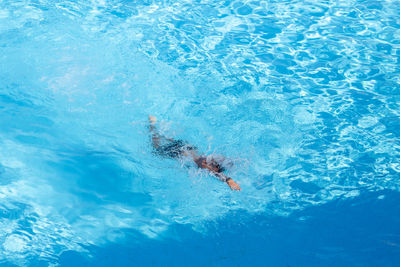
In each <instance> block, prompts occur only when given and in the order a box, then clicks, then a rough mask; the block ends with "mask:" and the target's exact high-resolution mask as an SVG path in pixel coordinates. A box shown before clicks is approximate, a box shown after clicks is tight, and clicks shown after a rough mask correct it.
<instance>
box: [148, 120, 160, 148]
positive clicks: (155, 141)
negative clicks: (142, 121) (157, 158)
mask: <svg viewBox="0 0 400 267" xmlns="http://www.w3.org/2000/svg"><path fill="white" fill-rule="evenodd" d="M149 122H150V125H149V130H150V133H151V142H152V143H153V146H154V147H155V148H158V147H159V146H160V138H161V136H160V134H159V133H158V131H157V128H156V122H157V118H156V117H154V116H151V115H149Z"/></svg>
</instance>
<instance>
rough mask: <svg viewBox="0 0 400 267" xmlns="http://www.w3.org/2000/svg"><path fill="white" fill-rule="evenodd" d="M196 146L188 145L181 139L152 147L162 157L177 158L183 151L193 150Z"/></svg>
mask: <svg viewBox="0 0 400 267" xmlns="http://www.w3.org/2000/svg"><path fill="white" fill-rule="evenodd" d="M195 149H196V147H194V146H191V145H188V144H187V143H186V142H184V141H182V140H176V141H172V142H169V143H166V144H164V145H160V146H158V147H156V148H154V150H155V152H156V153H157V154H159V155H160V156H163V157H169V158H178V157H180V156H182V155H183V153H184V152H185V151H189V150H195Z"/></svg>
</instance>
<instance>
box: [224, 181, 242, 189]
mask: <svg viewBox="0 0 400 267" xmlns="http://www.w3.org/2000/svg"><path fill="white" fill-rule="evenodd" d="M226 183H227V184H228V185H229V187H230V188H231V190H236V191H241V190H242V189H241V188H240V186H239V185H238V184H237V183H236V182H235V181H234V180H232V179H231V178H229V179H228V180H226Z"/></svg>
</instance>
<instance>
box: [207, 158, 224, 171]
mask: <svg viewBox="0 0 400 267" xmlns="http://www.w3.org/2000/svg"><path fill="white" fill-rule="evenodd" d="M210 165H211V166H212V167H214V168H217V169H218V172H224V171H225V168H224V167H222V166H221V164H219V163H218V162H217V161H216V160H215V159H211V160H210Z"/></svg>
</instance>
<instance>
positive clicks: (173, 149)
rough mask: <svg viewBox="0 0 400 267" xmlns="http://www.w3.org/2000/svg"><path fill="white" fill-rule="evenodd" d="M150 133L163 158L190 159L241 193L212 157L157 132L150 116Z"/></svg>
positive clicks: (156, 149)
mask: <svg viewBox="0 0 400 267" xmlns="http://www.w3.org/2000/svg"><path fill="white" fill-rule="evenodd" d="M149 121H150V133H151V140H152V144H153V148H154V150H155V152H156V153H157V154H159V155H161V156H164V157H169V158H179V157H189V158H191V159H192V160H193V161H194V162H195V163H196V166H197V167H198V168H201V169H206V170H208V171H209V172H210V173H211V174H213V175H214V176H215V177H217V178H218V179H219V180H220V181H222V182H225V183H227V184H228V186H229V187H230V188H231V189H232V190H236V191H240V190H241V188H240V186H239V185H238V184H237V183H236V182H235V181H234V180H233V179H232V178H230V177H228V176H226V175H225V174H224V173H223V172H224V171H225V169H224V168H223V167H222V166H221V165H220V164H219V163H218V162H217V161H216V160H215V159H214V158H213V157H211V156H205V155H199V154H198V151H197V148H196V147H195V146H192V145H190V144H187V143H186V142H184V141H182V140H174V139H171V138H166V137H165V136H162V135H160V134H159V132H158V131H157V129H156V127H155V124H156V121H157V120H156V118H155V117H153V116H149Z"/></svg>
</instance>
